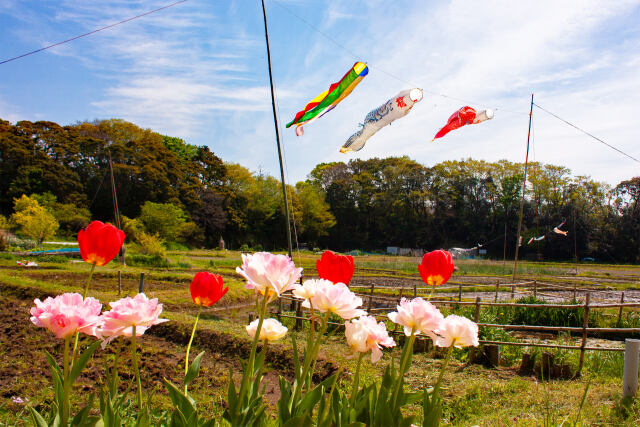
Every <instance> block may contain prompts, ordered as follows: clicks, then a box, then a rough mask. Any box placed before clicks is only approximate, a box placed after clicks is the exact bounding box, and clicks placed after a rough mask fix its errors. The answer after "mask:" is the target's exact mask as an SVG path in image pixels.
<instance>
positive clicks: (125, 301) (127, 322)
mask: <svg viewBox="0 0 640 427" xmlns="http://www.w3.org/2000/svg"><path fill="white" fill-rule="evenodd" d="M109 305H110V306H111V310H109V311H105V313H104V314H103V315H102V326H101V327H100V328H99V329H98V330H97V335H98V337H99V338H101V339H104V338H107V340H106V341H105V345H106V344H107V343H108V342H109V341H111V340H112V339H114V338H115V337H118V336H125V337H130V336H131V335H132V333H133V327H134V326H135V327H136V336H138V337H139V336H141V335H142V334H144V333H145V331H146V330H147V329H149V328H150V327H151V326H153V325H157V324H159V323H162V322H168V321H169V319H159V318H158V316H160V313H161V312H162V304H158V299H157V298H153V299H149V298H147V296H146V295H145V294H138V295H136V296H135V297H134V298H131V297H126V298H122V299H119V300H118V301H114V302H110V303H109Z"/></svg>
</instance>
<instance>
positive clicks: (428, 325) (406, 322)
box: [388, 298, 444, 340]
mask: <svg viewBox="0 0 640 427" xmlns="http://www.w3.org/2000/svg"><path fill="white" fill-rule="evenodd" d="M396 310H397V311H394V312H391V313H389V314H388V316H389V319H391V321H392V322H393V323H397V324H399V325H402V326H404V333H405V335H407V336H410V335H411V331H413V333H414V334H416V333H419V332H422V333H423V334H425V335H428V336H429V337H431V339H433V340H435V338H436V337H435V334H434V331H435V330H436V329H437V328H438V326H439V325H440V322H442V319H444V316H442V313H440V310H438V309H437V308H436V307H435V306H434V305H433V304H431V303H430V302H427V301H425V300H423V299H422V298H414V299H412V300H408V299H406V298H402V299H401V300H400V305H398V306H397V307H396Z"/></svg>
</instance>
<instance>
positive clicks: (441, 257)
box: [418, 249, 454, 286]
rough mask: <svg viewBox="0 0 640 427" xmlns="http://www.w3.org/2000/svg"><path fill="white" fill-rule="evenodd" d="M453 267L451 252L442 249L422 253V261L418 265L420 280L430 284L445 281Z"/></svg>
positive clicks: (438, 283)
mask: <svg viewBox="0 0 640 427" xmlns="http://www.w3.org/2000/svg"><path fill="white" fill-rule="evenodd" d="M453 268H454V266H453V258H452V257H451V254H450V253H449V252H447V251H443V250H442V249H440V250H437V251H433V252H428V253H426V254H424V256H423V257H422V262H421V263H420V264H419V265H418V270H419V271H420V276H421V277H422V280H423V281H424V282H425V283H426V284H427V285H431V286H440V285H442V284H443V283H446V282H447V280H449V278H450V277H451V273H453Z"/></svg>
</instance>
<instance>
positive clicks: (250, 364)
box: [238, 290, 269, 405]
mask: <svg viewBox="0 0 640 427" xmlns="http://www.w3.org/2000/svg"><path fill="white" fill-rule="evenodd" d="M267 304H269V292H268V290H267V291H265V293H264V299H263V300H262V307H260V310H259V312H258V327H257V328H256V334H255V336H254V337H253V342H252V343H251V353H250V354H249V361H248V362H247V369H246V371H245V375H243V376H242V384H241V385H240V392H239V393H238V401H239V402H242V399H243V398H244V394H245V393H246V391H247V387H248V384H249V379H250V378H253V374H254V372H253V368H254V364H255V360H256V349H257V348H258V341H259V340H260V331H261V330H262V323H263V322H264V316H265V313H266V311H267ZM241 405H242V403H241Z"/></svg>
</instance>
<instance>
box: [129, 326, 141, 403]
mask: <svg viewBox="0 0 640 427" xmlns="http://www.w3.org/2000/svg"><path fill="white" fill-rule="evenodd" d="M137 353H138V347H137V345H136V325H133V331H132V332H131V362H132V363H133V370H134V371H135V373H136V384H137V385H138V392H137V394H136V400H137V402H138V410H139V411H140V410H142V383H141V382H140V369H138V355H137Z"/></svg>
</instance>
